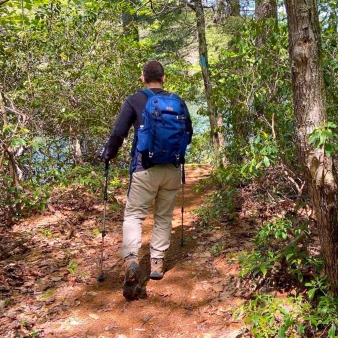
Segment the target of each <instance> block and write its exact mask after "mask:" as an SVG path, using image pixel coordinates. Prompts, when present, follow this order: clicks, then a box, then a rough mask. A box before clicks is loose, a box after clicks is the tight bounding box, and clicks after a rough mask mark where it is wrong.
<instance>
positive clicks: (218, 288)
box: [212, 283, 224, 292]
mask: <svg viewBox="0 0 338 338" xmlns="http://www.w3.org/2000/svg"><path fill="white" fill-rule="evenodd" d="M223 288H224V287H223V284H222V283H219V284H213V285H212V289H213V290H214V291H216V292H221V291H223Z"/></svg>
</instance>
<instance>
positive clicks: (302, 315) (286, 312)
mask: <svg viewBox="0 0 338 338" xmlns="http://www.w3.org/2000/svg"><path fill="white" fill-rule="evenodd" d="M337 310H338V299H337V298H333V297H332V295H330V294H329V295H326V296H320V297H319V298H318V302H317V303H311V302H309V301H308V300H307V299H306V298H304V297H303V296H302V295H298V296H291V297H288V298H286V299H284V300H283V299H279V298H277V297H273V296H271V295H268V294H256V295H255V296H254V299H253V300H250V301H249V302H247V303H245V304H244V305H242V306H241V307H240V309H239V310H238V314H243V313H244V314H245V322H246V324H247V325H249V326H250V328H251V333H252V334H253V335H254V337H267V338H268V337H280V338H285V337H305V336H307V335H309V334H311V336H315V334H316V332H318V334H320V333H321V332H326V331H327V337H332V338H336V337H337V327H338V315H337Z"/></svg>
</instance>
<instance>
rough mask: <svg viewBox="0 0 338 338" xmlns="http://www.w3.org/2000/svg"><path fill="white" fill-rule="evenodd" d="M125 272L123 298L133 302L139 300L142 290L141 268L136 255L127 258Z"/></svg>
mask: <svg viewBox="0 0 338 338" xmlns="http://www.w3.org/2000/svg"><path fill="white" fill-rule="evenodd" d="M124 271H125V276H124V282H123V296H124V297H125V298H126V299H128V300H132V299H135V298H137V297H138V296H139V294H140V292H141V290H142V286H141V285H140V279H141V268H140V266H139V262H138V257H137V256H136V255H129V256H127V257H126V258H125V260H124Z"/></svg>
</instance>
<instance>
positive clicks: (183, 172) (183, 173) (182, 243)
mask: <svg viewBox="0 0 338 338" xmlns="http://www.w3.org/2000/svg"><path fill="white" fill-rule="evenodd" d="M184 185H185V171H184V164H182V206H181V214H182V223H181V240H180V243H181V246H183V245H184V239H183V215H184Z"/></svg>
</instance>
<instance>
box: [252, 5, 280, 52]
mask: <svg viewBox="0 0 338 338" xmlns="http://www.w3.org/2000/svg"><path fill="white" fill-rule="evenodd" d="M255 17H256V21H257V22H258V23H263V24H264V23H265V22H266V20H267V19H275V20H276V24H277V0H256V6H255ZM268 34H269V30H268V29H263V30H262V31H261V33H260V35H259V36H258V37H257V38H256V46H262V45H263V44H264V43H265V40H266V37H267V36H268Z"/></svg>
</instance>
